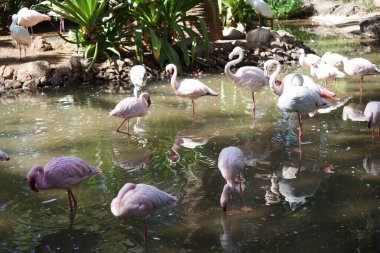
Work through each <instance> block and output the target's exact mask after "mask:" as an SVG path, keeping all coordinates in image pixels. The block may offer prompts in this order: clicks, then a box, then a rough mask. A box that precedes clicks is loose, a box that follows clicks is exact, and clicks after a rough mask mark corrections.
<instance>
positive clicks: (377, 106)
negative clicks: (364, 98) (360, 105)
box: [364, 101, 380, 141]
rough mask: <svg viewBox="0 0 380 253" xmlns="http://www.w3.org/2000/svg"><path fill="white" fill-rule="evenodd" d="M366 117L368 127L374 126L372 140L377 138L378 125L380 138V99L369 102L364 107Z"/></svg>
mask: <svg viewBox="0 0 380 253" xmlns="http://www.w3.org/2000/svg"><path fill="white" fill-rule="evenodd" d="M364 117H365V119H366V120H367V126H368V128H369V129H371V128H372V141H374V139H375V127H376V126H379V132H378V137H379V138H380V101H371V102H369V103H368V104H367V105H366V107H365V109H364Z"/></svg>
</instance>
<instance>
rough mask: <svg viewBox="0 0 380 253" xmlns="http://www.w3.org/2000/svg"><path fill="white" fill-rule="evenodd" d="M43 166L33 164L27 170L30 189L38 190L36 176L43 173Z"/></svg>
mask: <svg viewBox="0 0 380 253" xmlns="http://www.w3.org/2000/svg"><path fill="white" fill-rule="evenodd" d="M43 170H44V169H43V168H42V167H41V166H40V165H35V166H34V167H33V168H31V169H30V171H29V172H28V181H29V186H30V189H31V190H32V191H35V192H39V190H38V187H37V186H36V177H38V176H41V175H42V174H41V173H43Z"/></svg>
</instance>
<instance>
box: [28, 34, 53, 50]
mask: <svg viewBox="0 0 380 253" xmlns="http://www.w3.org/2000/svg"><path fill="white" fill-rule="evenodd" d="M30 47H31V48H32V50H34V51H39V52H45V51H50V50H53V47H52V46H51V44H50V43H49V42H47V41H46V40H45V38H43V37H42V36H37V37H36V38H35V39H34V40H33V41H32V44H31V45H30Z"/></svg>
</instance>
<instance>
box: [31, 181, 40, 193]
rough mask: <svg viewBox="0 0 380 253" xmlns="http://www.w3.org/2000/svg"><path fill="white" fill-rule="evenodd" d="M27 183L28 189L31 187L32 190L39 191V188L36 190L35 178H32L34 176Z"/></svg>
mask: <svg viewBox="0 0 380 253" xmlns="http://www.w3.org/2000/svg"><path fill="white" fill-rule="evenodd" d="M29 185H30V189H31V190H32V191H35V192H39V190H38V189H37V187H36V180H34V178H32V179H31V180H30V181H29Z"/></svg>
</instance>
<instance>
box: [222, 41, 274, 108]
mask: <svg viewBox="0 0 380 253" xmlns="http://www.w3.org/2000/svg"><path fill="white" fill-rule="evenodd" d="M236 55H238V56H239V57H238V58H237V59H235V60H232V59H233V58H234V56H236ZM243 56H244V52H243V49H242V48H241V47H235V48H234V49H233V50H232V52H231V53H230V54H229V55H228V58H229V59H230V60H231V61H229V62H228V63H227V64H226V66H225V67H224V73H226V75H227V76H228V77H229V78H230V79H231V80H232V81H233V82H234V84H236V85H237V86H241V87H243V88H245V89H246V90H249V91H250V92H252V100H253V105H252V111H253V112H254V113H255V111H256V103H255V92H258V91H260V90H261V88H263V87H264V86H266V85H268V77H266V76H265V74H264V71H263V70H262V69H260V68H258V67H254V66H245V67H241V68H239V69H238V70H237V71H236V73H235V74H234V73H232V71H231V67H232V66H235V65H236V64H238V63H240V62H241V61H242V60H243Z"/></svg>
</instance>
